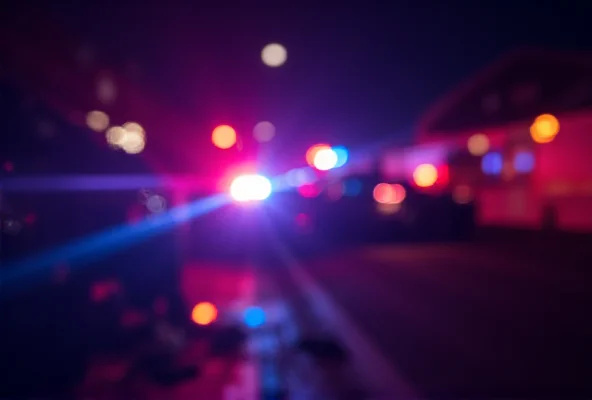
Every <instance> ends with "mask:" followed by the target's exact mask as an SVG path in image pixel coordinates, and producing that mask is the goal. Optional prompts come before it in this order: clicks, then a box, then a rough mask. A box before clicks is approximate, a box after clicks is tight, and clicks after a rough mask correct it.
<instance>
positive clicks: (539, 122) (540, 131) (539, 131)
mask: <svg viewBox="0 0 592 400" xmlns="http://www.w3.org/2000/svg"><path fill="white" fill-rule="evenodd" d="M558 133H559V121H558V120H557V118H555V116H553V115H551V114H543V115H539V116H538V117H536V119H535V120H534V122H533V124H532V125H531V126H530V135H531V137H532V140H534V141H535V142H536V143H540V144H543V143H549V142H552V141H553V139H555V136H557V134H558Z"/></svg>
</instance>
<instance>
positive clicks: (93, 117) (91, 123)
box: [86, 110, 109, 132]
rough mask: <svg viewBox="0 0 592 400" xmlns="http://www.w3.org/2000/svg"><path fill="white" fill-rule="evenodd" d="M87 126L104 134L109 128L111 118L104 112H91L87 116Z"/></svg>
mask: <svg viewBox="0 0 592 400" xmlns="http://www.w3.org/2000/svg"><path fill="white" fill-rule="evenodd" d="M86 125H87V126H88V127H89V128H90V129H92V130H93V131H95V132H103V131H104V130H105V129H107V128H108V127H109V116H108V115H107V114H105V113H104V112H102V111H97V110H95V111H91V112H89V113H88V114H86Z"/></svg>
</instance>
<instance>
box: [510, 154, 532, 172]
mask: <svg viewBox="0 0 592 400" xmlns="http://www.w3.org/2000/svg"><path fill="white" fill-rule="evenodd" d="M534 163H535V160H534V154H532V152H531V151H519V152H517V153H516V155H515V156H514V169H515V170H516V172H519V173H522V174H527V173H529V172H532V170H533V169H534Z"/></svg>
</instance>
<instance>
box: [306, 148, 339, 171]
mask: <svg viewBox="0 0 592 400" xmlns="http://www.w3.org/2000/svg"><path fill="white" fill-rule="evenodd" d="M348 158H349V153H348V151H347V149H346V148H345V147H343V146H336V147H331V146H329V145H328V144H315V145H314V146H312V147H310V148H309V149H308V151H307V152H306V162H307V163H308V165H310V166H311V167H314V168H316V169H318V170H319V171H328V170H330V169H334V168H339V167H342V166H344V165H345V164H346V163H347V160H348Z"/></svg>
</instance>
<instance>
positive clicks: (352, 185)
mask: <svg viewBox="0 0 592 400" xmlns="http://www.w3.org/2000/svg"><path fill="white" fill-rule="evenodd" d="M344 186H345V190H344V194H345V195H346V196H350V197H355V196H357V195H359V194H360V193H361V192H362V182H360V180H359V179H348V180H346V181H345V182H344Z"/></svg>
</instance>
